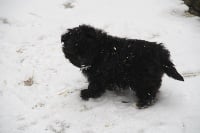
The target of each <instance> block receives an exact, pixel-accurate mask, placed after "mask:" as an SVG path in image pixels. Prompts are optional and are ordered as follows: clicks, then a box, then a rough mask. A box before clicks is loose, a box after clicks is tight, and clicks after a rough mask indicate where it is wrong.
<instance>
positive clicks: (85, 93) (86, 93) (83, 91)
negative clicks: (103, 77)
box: [81, 89, 90, 101]
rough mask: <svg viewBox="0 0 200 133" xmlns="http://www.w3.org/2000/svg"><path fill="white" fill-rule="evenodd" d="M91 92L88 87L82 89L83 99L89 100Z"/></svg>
mask: <svg viewBox="0 0 200 133" xmlns="http://www.w3.org/2000/svg"><path fill="white" fill-rule="evenodd" d="M89 95H90V94H89V91H88V89H85V90H81V98H82V99H83V100H86V101H87V100H89V98H90V96H89Z"/></svg>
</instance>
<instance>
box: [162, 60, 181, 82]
mask: <svg viewBox="0 0 200 133" xmlns="http://www.w3.org/2000/svg"><path fill="white" fill-rule="evenodd" d="M162 69H163V71H164V72H165V73H166V74H167V75H168V76H169V77H172V78H174V79H176V80H180V81H184V79H183V77H182V76H181V75H180V74H179V73H178V72H177V70H176V68H175V66H174V64H173V63H172V62H171V61H170V60H169V58H168V59H167V60H165V61H164V62H163V64H162Z"/></svg>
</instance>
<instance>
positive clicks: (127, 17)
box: [0, 0, 200, 133]
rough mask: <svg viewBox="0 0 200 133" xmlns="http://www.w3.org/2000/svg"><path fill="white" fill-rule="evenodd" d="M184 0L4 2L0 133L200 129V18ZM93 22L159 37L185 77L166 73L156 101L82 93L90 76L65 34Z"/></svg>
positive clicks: (185, 132)
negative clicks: (70, 56)
mask: <svg viewBox="0 0 200 133" xmlns="http://www.w3.org/2000/svg"><path fill="white" fill-rule="evenodd" d="M187 9H188V8H187V7H186V6H185V5H184V4H183V2H182V0H0V133H200V87H199V86H200V61H199V58H200V18H198V17H195V16H192V15H190V14H188V13H186V12H185V11H186V10H187ZM80 24H90V25H93V26H95V27H98V28H101V29H104V30H105V31H106V32H108V33H109V34H111V35H116V36H120V37H128V38H137V39H144V40H148V41H157V42H162V43H164V45H165V46H166V47H167V48H168V49H169V50H170V51H171V57H172V60H173V62H174V63H175V64H176V68H177V70H178V71H179V72H180V73H181V74H183V75H184V77H185V82H179V81H176V80H173V79H171V78H169V77H167V76H164V77H163V84H162V86H161V88H160V93H159V95H158V101H157V103H156V104H155V105H154V106H151V107H149V108H146V109H141V110H140V109H137V107H136V106H135V104H136V102H135V97H134V96H133V94H131V93H130V92H121V93H114V92H109V91H108V92H106V93H105V94H104V95H103V96H102V97H101V98H98V99H90V100H89V101H83V100H81V98H80V97H79V93H80V90H81V89H84V88H86V87H87V81H86V79H85V78H84V77H83V75H82V74H81V72H80V70H79V69H78V68H76V67H74V66H73V65H71V64H70V63H69V62H68V60H66V59H65V58H64V55H63V53H62V51H61V47H62V46H61V43H60V36H61V34H62V33H64V32H65V30H66V29H67V28H71V27H74V26H78V25H80Z"/></svg>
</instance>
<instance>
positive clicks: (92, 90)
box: [81, 81, 105, 100]
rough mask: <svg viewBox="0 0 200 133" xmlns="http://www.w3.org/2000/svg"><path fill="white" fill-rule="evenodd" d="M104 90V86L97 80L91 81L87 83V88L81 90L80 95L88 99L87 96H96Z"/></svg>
mask: <svg viewBox="0 0 200 133" xmlns="http://www.w3.org/2000/svg"><path fill="white" fill-rule="evenodd" d="M104 92H105V87H104V85H103V84H102V83H100V82H99V81H98V82H97V81H96V82H94V81H93V82H91V83H89V85H88V89H84V90H82V91H81V97H82V99H84V100H88V99H89V98H98V97H100V96H101V95H102V94H103V93H104Z"/></svg>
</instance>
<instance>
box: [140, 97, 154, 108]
mask: <svg viewBox="0 0 200 133" xmlns="http://www.w3.org/2000/svg"><path fill="white" fill-rule="evenodd" d="M155 102H156V99H151V100H146V101H139V102H138V103H137V104H136V105H137V107H138V108H139V109H144V108H147V107H149V106H151V105H153V104H154V103H155Z"/></svg>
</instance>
